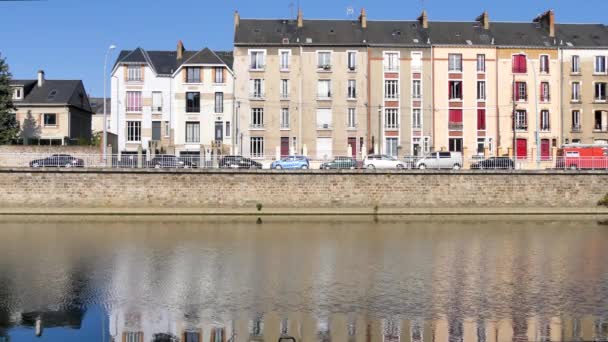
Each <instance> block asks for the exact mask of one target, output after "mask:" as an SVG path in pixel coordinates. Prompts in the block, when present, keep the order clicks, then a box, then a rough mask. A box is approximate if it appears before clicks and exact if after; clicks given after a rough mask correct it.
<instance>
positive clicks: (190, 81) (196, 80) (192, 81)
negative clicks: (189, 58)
mask: <svg viewBox="0 0 608 342" xmlns="http://www.w3.org/2000/svg"><path fill="white" fill-rule="evenodd" d="M184 70H185V71H186V81H185V82H184V83H186V84H200V83H202V82H203V79H202V77H201V76H202V73H203V68H202V67H200V66H186V67H184ZM190 70H195V71H198V72H196V74H197V75H198V78H197V77H193V78H192V79H190V77H189V76H188V74H189V73H190Z"/></svg>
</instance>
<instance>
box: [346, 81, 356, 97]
mask: <svg viewBox="0 0 608 342" xmlns="http://www.w3.org/2000/svg"><path fill="white" fill-rule="evenodd" d="M347 88H348V98H349V99H355V98H357V81H356V80H348V87H347Z"/></svg>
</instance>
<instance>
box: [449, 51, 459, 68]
mask: <svg viewBox="0 0 608 342" xmlns="http://www.w3.org/2000/svg"><path fill="white" fill-rule="evenodd" d="M448 71H462V55H461V54H459V53H450V54H449V55H448Z"/></svg>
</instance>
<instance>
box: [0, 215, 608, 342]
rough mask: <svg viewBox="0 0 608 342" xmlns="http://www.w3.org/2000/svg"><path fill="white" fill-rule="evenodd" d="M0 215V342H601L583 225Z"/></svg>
mask: <svg viewBox="0 0 608 342" xmlns="http://www.w3.org/2000/svg"><path fill="white" fill-rule="evenodd" d="M0 222H1V223H0V238H1V241H2V245H1V248H0V341H110V340H111V339H112V338H114V339H115V341H127V342H131V341H138V342H139V341H205V342H218V341H226V340H229V339H230V338H233V339H234V341H250V340H264V341H278V340H279V337H281V334H283V335H290V336H293V337H295V338H296V340H297V341H338V342H339V341H345V342H351V341H360V342H369V341H391V342H394V341H409V342H423V341H425V342H426V341H428V342H435V341H442V342H443V341H445V342H458V341H464V342H469V341H470V342H486V341H487V342H495V341H580V340H608V248H607V247H608V226H605V225H602V224H599V223H598V222H597V221H596V220H583V221H577V222H567V221H546V220H532V221H524V220H513V218H503V219H501V218H495V219H491V220H488V219H470V220H467V219H458V220H455V219H453V218H449V219H448V218H444V219H432V220H431V219H425V218H418V219H415V220H412V219H411V218H393V219H380V220H379V221H374V220H372V219H369V220H368V219H365V218H360V219H356V220H355V219H353V220H337V219H294V218H283V219H272V220H268V219H265V221H264V222H256V219H255V218H245V219H240V220H236V219H220V218H217V219H213V220H210V219H206V220H197V219H191V220H177V219H171V218H153V219H136V218H118V217H117V218H90V219H70V218H64V219H61V218H56V219H52V220H50V219H42V218H33V219H31V220H23V219H22V220H19V221H16V220H15V219H14V218H6V217H4V218H1V221H0ZM37 324H38V325H39V326H41V327H42V329H41V330H42V336H41V337H36V336H35V335H36V329H35V326H36V325H37ZM171 338H173V339H171ZM199 338H200V339H199ZM283 341H286V342H290V341H287V340H283Z"/></svg>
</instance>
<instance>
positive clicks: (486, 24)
mask: <svg viewBox="0 0 608 342" xmlns="http://www.w3.org/2000/svg"><path fill="white" fill-rule="evenodd" d="M475 20H477V21H479V22H480V23H481V25H483V29H484V30H489V29H490V16H489V15H488V11H483V13H482V14H481V15H480V16H479V17H477V19H475Z"/></svg>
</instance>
